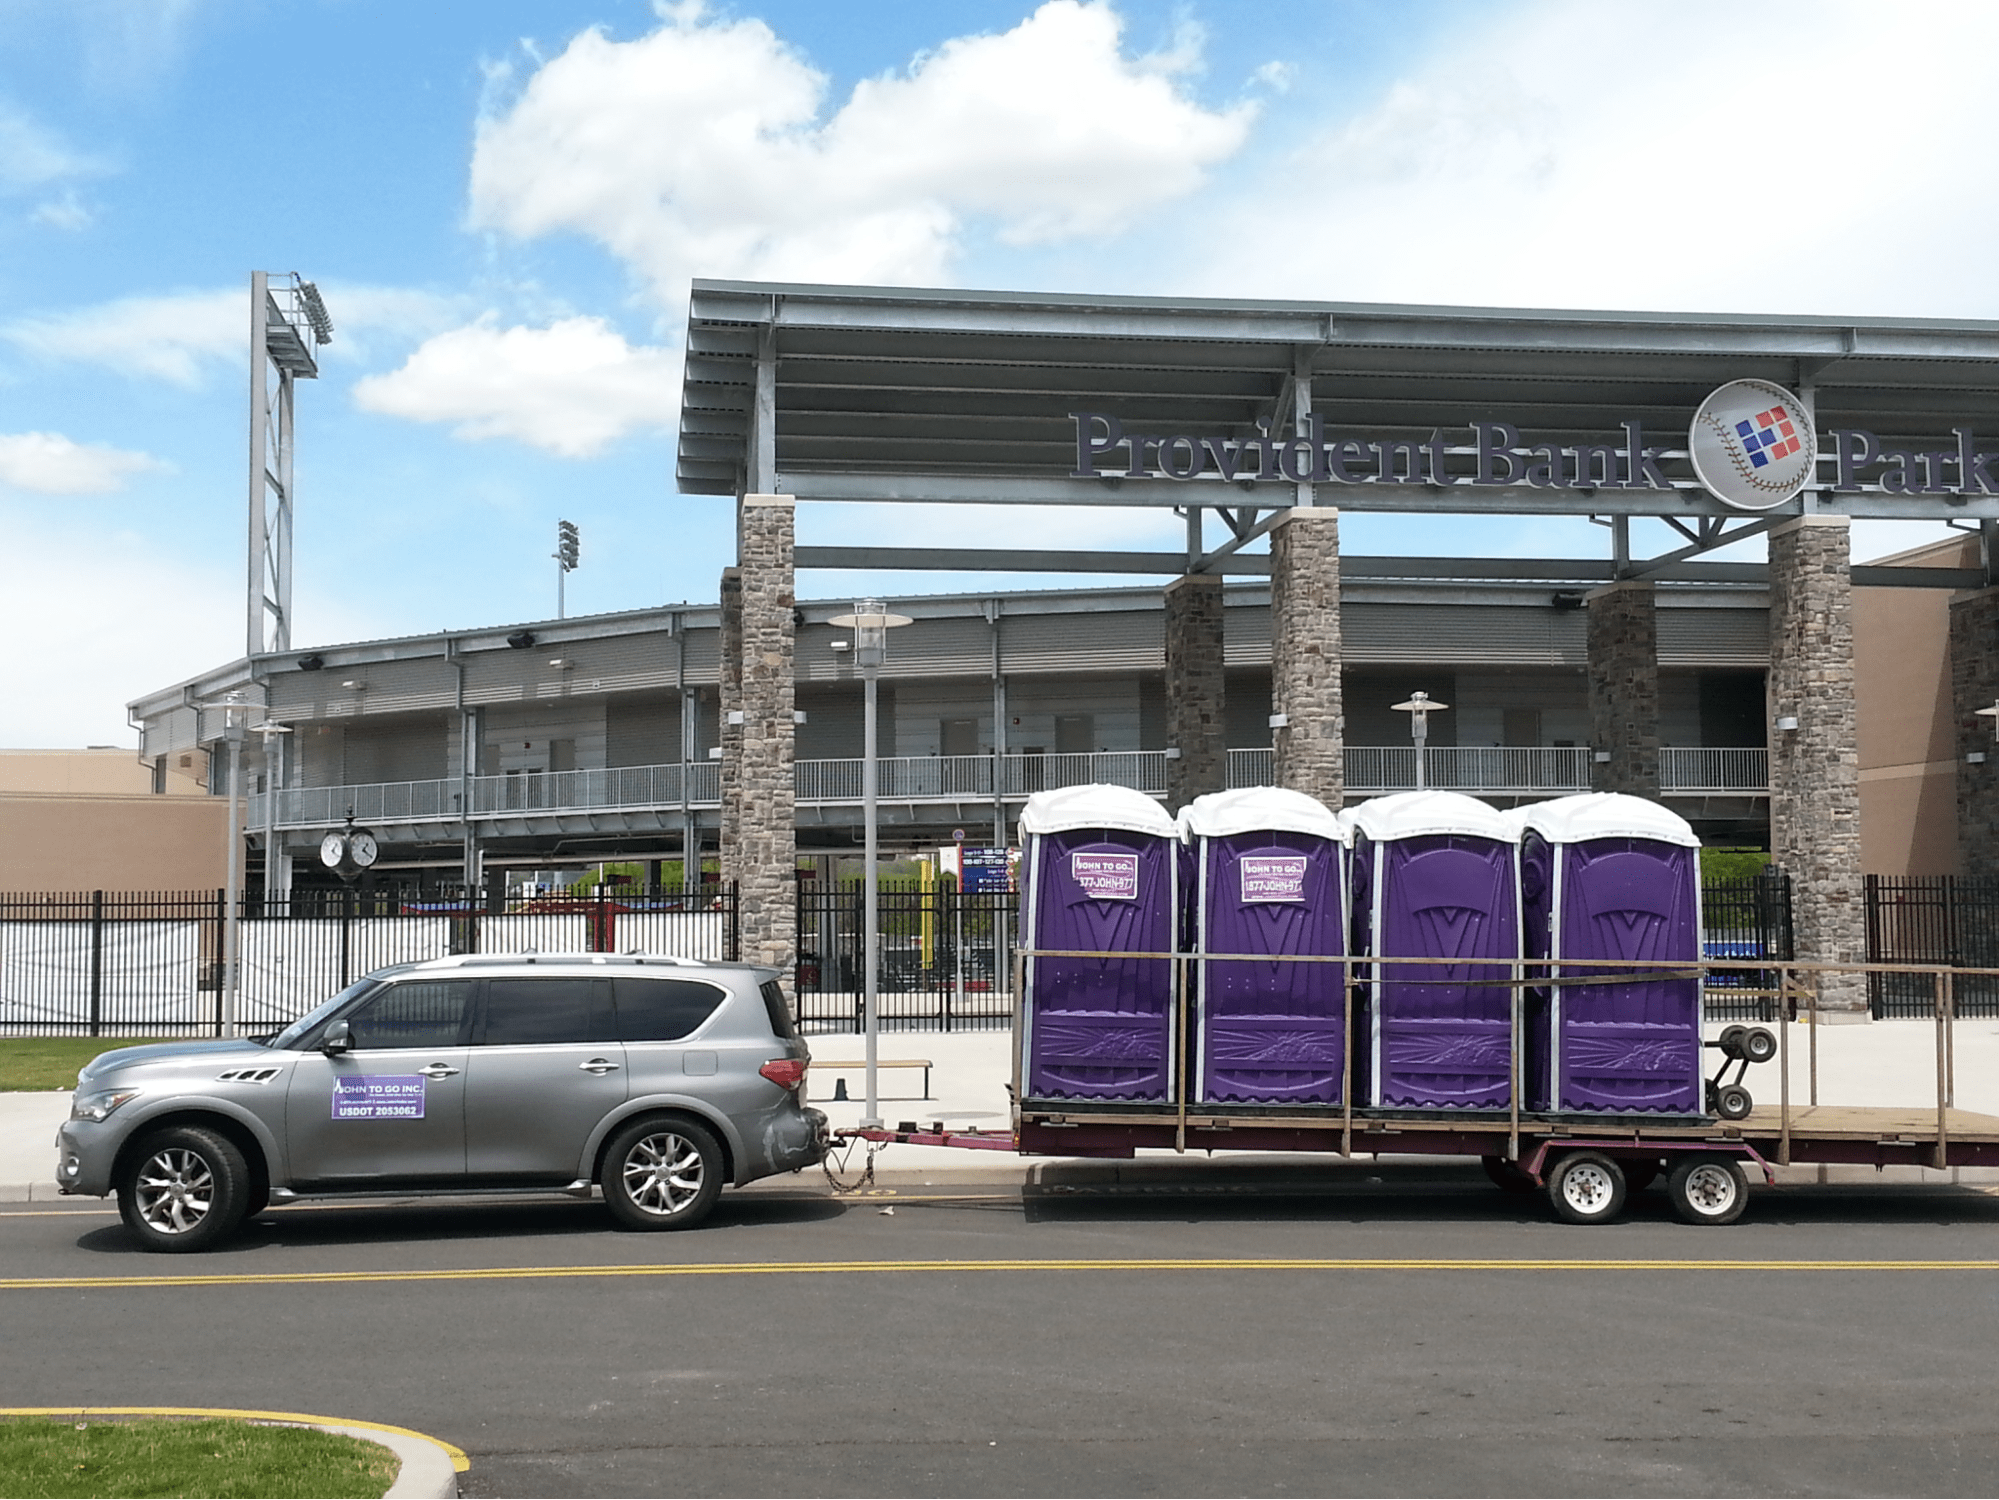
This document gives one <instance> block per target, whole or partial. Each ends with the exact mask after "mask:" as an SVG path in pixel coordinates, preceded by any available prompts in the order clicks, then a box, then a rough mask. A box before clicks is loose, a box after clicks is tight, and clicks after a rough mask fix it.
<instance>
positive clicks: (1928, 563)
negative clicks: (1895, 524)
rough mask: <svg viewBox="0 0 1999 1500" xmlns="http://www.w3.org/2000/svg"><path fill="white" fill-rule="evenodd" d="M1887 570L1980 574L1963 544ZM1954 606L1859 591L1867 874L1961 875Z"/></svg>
mask: <svg viewBox="0 0 1999 1500" xmlns="http://www.w3.org/2000/svg"><path fill="white" fill-rule="evenodd" d="M1881 561H1882V562H1883V563H1887V564H1890V565H1893V564H1902V565H1906V566H1911V567H1929V568H1970V567H1976V566H1977V565H1978V543H1977V540H1976V539H1975V538H1971V537H1967V538H1965V539H1964V540H1962V541H1955V540H1953V541H1948V542H1941V543H1937V544H1935V545H1932V546H1929V547H1922V548H1918V549H1916V550H1915V551H1913V552H1904V553H1899V554H1897V555H1896V556H1893V557H1886V558H1882V559H1881ZM1950 601H1951V595H1950V593H1949V592H1948V591H1947V590H1944V589H1855V590H1854V591H1853V668H1854V674H1853V675H1854V697H1855V702H1856V707H1857V708H1858V710H1859V722H1860V729H1859V735H1860V744H1859V750H1860V860H1861V868H1862V869H1863V870H1865V871H1866V872H1867V873H1868V874H1870V875H1954V874H1956V873H1957V872H1958V851H1957V761H1956V749H1955V744H1956V740H1955V733H1954V730H1953V726H1952V718H1951V696H1950V693H1951V690H1950Z"/></svg>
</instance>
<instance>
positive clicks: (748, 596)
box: [735, 495, 798, 995]
mask: <svg viewBox="0 0 1999 1500" xmlns="http://www.w3.org/2000/svg"><path fill="white" fill-rule="evenodd" d="M742 514H743V527H742V540H741V543H740V546H741V556H740V563H741V567H740V574H741V586H742V595H741V599H742V624H741V630H742V647H741V655H740V658H739V671H740V682H741V688H740V692H741V708H742V714H743V722H742V724H741V725H740V726H739V727H738V729H737V741H736V743H737V746H738V752H737V753H738V759H739V766H738V770H737V808H736V860H735V868H736V880H737V889H738V890H739V891H740V892H741V901H742V905H741V907H740V908H739V910H740V916H739V919H738V920H739V924H740V931H741V933H742V957H743V959H744V960H745V961H746V962H748V963H755V964H768V965H770V966H771V967H772V968H774V969H777V970H778V971H779V972H780V974H781V975H782V980H781V982H782V983H783V985H784V990H785V993H786V994H787V995H789V994H790V993H791V989H792V974H793V966H794V965H795V964H796V963H797V962H798V832H797V824H796V819H795V816H794V811H793V802H794V792H793V782H792V760H793V749H794V746H795V744H796V741H797V722H796V717H795V710H796V707H797V702H798V698H797V680H796V677H795V675H794V667H793V664H792V661H793V643H794V640H795V631H794V628H793V624H792V611H793V609H794V608H795V607H796V605H797V603H798V597H797V593H796V587H795V583H794V578H793V573H792V498H791V496H789V495H745V496H744V497H743V513H742Z"/></svg>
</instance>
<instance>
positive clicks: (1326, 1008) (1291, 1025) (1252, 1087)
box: [1180, 786, 1346, 1105]
mask: <svg viewBox="0 0 1999 1500" xmlns="http://www.w3.org/2000/svg"><path fill="white" fill-rule="evenodd" d="M1180 832H1181V837H1182V838H1183V839H1184V840H1185V841H1186V844H1187V847H1188V849H1189V851H1190V853H1191V856H1192V858H1191V866H1192V874H1191V876H1190V877H1189V878H1188V881H1187V884H1188V889H1189V894H1188V907H1189V909H1190V912H1191V916H1192V918H1193V920H1192V924H1191V926H1192V932H1191V934H1190V936H1189V944H1188V946H1189V948H1190V950H1191V951H1192V952H1193V953H1194V954H1196V955H1201V954H1207V953H1269V954H1273V955H1274V954H1309V955H1315V956H1325V957H1332V958H1338V957H1342V956H1343V955H1344V954H1345V952H1346V889H1345V884H1346V858H1345V855H1346V834H1345V830H1344V829H1342V828H1341V826H1340V822H1339V819H1338V818H1336V817H1334V815H1333V814H1332V813H1331V812H1329V811H1328V810H1327V809H1326V806H1325V804H1324V803H1322V802H1320V801H1318V800H1317V799H1316V798H1313V797H1308V796H1306V795H1305V794H1304V793H1303V792H1293V791H1287V790H1284V789H1283V788H1280V787H1267V786H1262V787H1242V788H1239V789H1237V790H1235V791H1228V792H1215V793H1212V794H1210V795H1208V796H1206V797H1197V798H1195V799H1194V801H1193V802H1192V803H1190V804H1189V805H1188V806H1187V807H1186V808H1185V809H1183V810H1182V812H1181V814H1180ZM1191 974H1192V978H1193V988H1194V997H1195V998H1194V1001H1193V1003H1194V1004H1195V1005H1196V1006H1197V1007H1198V1008H1197V1009H1196V1010H1195V1012H1194V1015H1195V1017H1196V1018H1197V1025H1196V1029H1195V1033H1194V1035H1195V1055H1194V1098H1195V1099H1196V1100H1198V1101H1200V1102H1201V1103H1204V1104H1224V1103H1226V1104H1310V1105H1328V1104H1338V1103H1339V1102H1340V1082H1341V1074H1342V1073H1343V1071H1344V1065H1345V1060H1346V1036H1345V1016H1346V1011H1345V1001H1344V995H1343V993H1342V992H1343V989H1344V986H1345V981H1346V966H1345V965H1344V964H1338V963H1329V964H1321V963H1283V962H1271V963H1251V962H1242V961H1238V960H1216V959H1203V960H1201V961H1199V962H1196V963H1195V964H1193V965H1192V967H1191Z"/></svg>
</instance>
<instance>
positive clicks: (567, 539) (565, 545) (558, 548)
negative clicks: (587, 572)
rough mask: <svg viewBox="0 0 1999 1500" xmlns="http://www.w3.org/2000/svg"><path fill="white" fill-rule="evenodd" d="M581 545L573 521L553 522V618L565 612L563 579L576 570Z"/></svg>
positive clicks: (561, 615)
mask: <svg viewBox="0 0 1999 1500" xmlns="http://www.w3.org/2000/svg"><path fill="white" fill-rule="evenodd" d="M582 547H583V539H582V536H581V535H580V534H579V533H578V532H577V530H576V523H575V522H574V521H557V522H556V523H555V554H554V556H555V618H556V619H558V620H560V619H561V618H562V617H563V614H564V612H565V611H564V602H565V601H564V599H563V597H562V592H563V591H562V584H563V580H564V579H566V578H567V577H568V576H569V575H570V574H571V573H573V572H575V571H576V564H577V562H578V561H579V560H580V558H581V557H582Z"/></svg>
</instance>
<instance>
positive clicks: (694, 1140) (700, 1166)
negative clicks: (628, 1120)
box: [603, 1120, 723, 1229]
mask: <svg viewBox="0 0 1999 1500" xmlns="http://www.w3.org/2000/svg"><path fill="white" fill-rule="evenodd" d="M722 1172H723V1168H722V1148H721V1147H720V1146H719V1145H717V1144H716V1141H715V1137H714V1136H712V1135H710V1134H709V1133H708V1132H707V1131H706V1130H703V1129H702V1128H701V1127H700V1126H699V1125H696V1124H694V1123H693V1122H692V1121H688V1120H640V1121H639V1122H637V1123H636V1124H633V1125H627V1126H626V1127H625V1128H624V1129H623V1130H621V1131H619V1132H618V1133H617V1134H616V1135H615V1136H613V1137H612V1138H611V1144H610V1146H609V1147H608V1148H607V1149H606V1150H605V1152H604V1175H603V1185H604V1202H605V1203H606V1204H607V1205H609V1207H610V1210H611V1215H612V1217H613V1218H615V1219H616V1220H617V1221H618V1222H619V1223H620V1224H622V1225H624V1226H625V1227H626V1228H627V1229H688V1228H691V1227H692V1226H694V1225H696V1224H698V1223H700V1222H701V1221H702V1220H703V1219H705V1218H707V1217H708V1211H709V1210H710V1209H712V1208H713V1207H714V1206H715V1200H716V1199H717V1198H719V1197H720V1196H721V1195H722Z"/></svg>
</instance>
